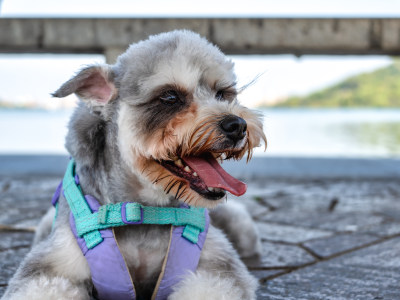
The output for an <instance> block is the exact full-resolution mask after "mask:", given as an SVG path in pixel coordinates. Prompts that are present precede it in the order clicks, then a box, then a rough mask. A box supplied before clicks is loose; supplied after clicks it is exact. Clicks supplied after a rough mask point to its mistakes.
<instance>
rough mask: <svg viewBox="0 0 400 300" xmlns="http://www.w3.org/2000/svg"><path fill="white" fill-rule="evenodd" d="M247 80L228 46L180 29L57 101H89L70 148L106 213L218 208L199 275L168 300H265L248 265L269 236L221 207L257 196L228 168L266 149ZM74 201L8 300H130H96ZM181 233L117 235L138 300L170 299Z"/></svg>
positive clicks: (80, 77) (83, 74) (22, 270)
mask: <svg viewBox="0 0 400 300" xmlns="http://www.w3.org/2000/svg"><path fill="white" fill-rule="evenodd" d="M235 81H236V77H235V74H234V72H233V63H232V62H231V61H230V60H229V59H228V58H227V57H225V55H223V53H222V52H221V51H220V50H219V49H218V48H217V47H215V46H213V45H211V44H210V43H209V42H207V41H206V40H205V39H204V38H201V37H200V36H199V35H198V34H195V33H193V32H190V31H173V32H169V33H163V34H159V35H156V36H152V37H150V38H149V39H148V40H145V41H142V42H139V43H137V44H133V45H131V46H130V48H129V49H128V50H127V51H126V52H125V53H124V54H122V55H121V56H120V57H119V58H118V60H117V62H116V64H115V65H94V66H89V67H86V68H85V69H83V70H81V71H80V72H79V73H78V74H77V75H76V76H75V77H73V78H72V79H70V80H69V81H67V82H66V83H65V84H63V85H62V86H61V87H60V89H59V90H57V91H56V92H55V93H54V96H55V97H65V96H67V95H70V94H72V93H75V94H76V95H77V96H78V97H79V99H80V103H79V105H78V107H77V108H76V110H75V112H74V114H73V117H72V119H71V121H70V124H69V132H68V135H67V138H66V148H67V149H68V151H69V153H70V155H71V156H72V157H73V159H74V161H75V173H76V175H77V176H78V177H79V186H80V189H81V191H82V193H83V194H84V195H91V196H92V197H93V198H95V199H97V201H98V202H99V204H100V205H118V204H119V203H123V202H124V201H130V202H135V203H138V204H139V205H140V206H141V207H145V206H152V207H156V208H160V207H161V208H180V207H182V205H184V206H186V208H189V206H190V209H191V208H192V207H194V208H195V209H203V210H204V211H205V212H207V209H210V217H211V223H210V226H209V227H208V233H207V237H206V239H205V242H204V245H203V249H202V251H201V254H199V260H198V263H197V264H196V269H195V270H192V271H190V272H187V274H185V276H184V277H183V278H181V279H180V280H179V282H178V283H177V284H175V285H174V286H173V287H172V289H171V291H170V292H169V294H168V295H167V296H164V299H165V298H168V299H218V300H221V299H229V300H233V299H255V297H256V296H255V291H256V288H257V280H256V279H255V278H254V277H253V276H252V275H251V274H250V273H249V272H248V270H247V268H246V266H245V265H244V264H243V262H242V261H241V260H240V257H246V256H252V255H255V254H258V253H259V252H260V241H259V238H258V234H257V231H256V229H255V226H254V223H253V222H252V219H251V217H250V215H249V213H248V212H247V211H246V209H245V208H244V207H243V206H241V205H240V204H234V205H230V204H229V203H221V202H225V201H224V200H226V193H227V191H228V192H230V193H232V194H235V195H241V194H243V193H244V192H245V190H246V186H245V185H244V184H243V183H241V182H240V181H238V180H237V179H235V178H233V177H232V176H230V175H229V174H227V173H226V172H225V171H224V170H223V169H222V168H221V167H220V165H219V162H222V160H225V159H236V160H238V159H241V158H242V157H243V156H244V155H247V159H250V158H251V155H252V151H253V148H254V147H256V146H259V144H260V143H261V142H262V141H263V142H264V143H265V145H266V138H265V135H264V133H263V129H262V121H261V116H260V114H258V113H257V112H254V111H252V110H249V109H248V108H246V107H244V106H242V105H240V104H239V103H238V101H237V93H238V89H237V88H236V83H235ZM67 201H68V199H66V196H65V192H64V193H61V194H60V196H59V199H58V208H57V216H56V218H55V219H54V216H55V209H54V208H53V209H51V210H49V212H48V213H47V214H46V216H45V217H44V218H43V219H42V221H41V224H40V225H39V227H38V232H37V235H36V237H35V241H34V246H33V247H32V250H31V251H30V253H29V254H28V255H27V257H26V258H25V259H24V261H23V262H22V264H21V266H20V267H19V269H18V270H17V272H16V274H15V275H14V277H13V278H12V279H11V281H10V284H9V286H8V289H7V291H6V293H5V295H4V296H3V298H2V299H18V300H19V299H41V300H43V299H92V298H99V299H103V298H104V299H121V298H116V297H112V296H108V297H100V296H99V293H98V292H96V284H95V282H94V280H93V275H94V274H93V270H91V266H90V264H89V259H86V258H85V256H84V255H83V254H84V253H83V252H82V251H83V250H82V248H80V246H79V245H78V243H77V239H78V238H77V237H76V236H75V235H74V234H75V233H74V230H75V229H71V228H72V227H71V213H70V211H71V206H70V205H69V204H68V203H67ZM229 202H231V201H229ZM220 203H221V205H218V207H217V204H220ZM204 208H206V209H204ZM207 216H208V214H207ZM53 220H54V224H53V225H52V224H51V223H53ZM172 227H173V226H172V225H154V224H140V225H130V226H120V227H114V228H112V234H113V235H114V237H111V238H113V239H115V240H116V241H117V245H118V248H119V252H120V253H121V254H122V257H123V260H124V263H125V266H123V267H126V269H127V270H128V273H129V274H130V282H131V283H132V285H134V292H135V295H136V297H137V299H161V298H163V297H161V298H160V297H157V296H155V295H154V292H153V291H155V289H157V288H159V282H158V279H157V278H158V277H159V275H160V274H161V273H163V272H164V271H165V270H164V269H165V259H166V253H167V251H169V248H170V236H171V228H172ZM171 247H172V246H171ZM235 248H236V250H235ZM179 255H181V257H180V258H179V259H178V261H180V260H185V254H184V253H180V254H179ZM97 263H99V264H101V263H102V262H101V260H100V261H97ZM101 275H106V276H108V277H106V281H107V280H110V282H113V281H112V280H113V277H118V275H116V274H113V273H112V271H111V270H103V271H102V274H101ZM107 278H108V279H107ZM110 285H113V284H110ZM135 295H133V296H132V297H131V298H130V299H135Z"/></svg>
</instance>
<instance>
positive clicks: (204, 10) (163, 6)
mask: <svg viewBox="0 0 400 300" xmlns="http://www.w3.org/2000/svg"><path fill="white" fill-rule="evenodd" d="M0 1H1V0H0ZM135 16H137V17H172V16H177V17H196V16H197V17H218V16H221V17H228V16H237V17H333V16H335V17H400V0H351V1H349V0H335V1H323V0H303V1H299V0H279V1H278V0H274V1H271V0H264V1H261V0H246V1H243V0H240V1H236V0H231V1H215V0H202V1H181V0H170V1H165V0H159V1H150V0H148V1H133V0H113V1H108V0H107V1H101V0H96V1H94V0H68V1H67V0H57V1H54V0H35V1H32V0H3V1H2V3H1V7H0V17H135ZM232 59H233V60H234V62H235V65H236V72H237V74H238V79H239V80H238V81H239V85H245V84H246V83H248V82H250V81H252V79H254V78H255V77H257V75H259V74H263V75H262V76H261V77H260V78H259V79H258V81H257V82H256V83H255V84H254V85H252V86H251V87H250V88H248V89H247V91H245V92H244V93H243V95H242V96H241V97H242V98H243V101H246V104H247V105H249V106H255V105H257V104H258V103H260V101H265V100H266V101H270V102H274V101H277V100H279V99H282V98H285V97H287V96H289V95H305V94H307V93H310V92H312V91H315V90H318V89H320V88H323V87H326V86H328V85H331V84H333V83H335V82H337V81H339V80H342V79H344V78H346V77H348V76H351V75H355V74H358V73H360V72H365V71H371V70H374V69H376V68H379V67H382V66H385V65H388V64H389V63H390V61H391V60H390V58H389V57H385V56H303V57H300V58H296V57H294V56H291V55H269V56H234V57H232ZM99 62H100V63H101V62H104V58H103V57H102V56H101V55H43V54H42V55H29V54H24V55H16V54H0V82H1V85H2V88H1V89H0V100H9V101H14V102H30V101H36V102H40V103H47V104H49V103H51V104H50V106H52V105H53V104H54V103H56V102H54V99H53V100H51V97H50V93H51V92H53V91H55V90H56V89H57V88H58V87H59V86H60V85H61V84H62V83H63V82H64V81H66V80H68V79H69V78H70V77H71V76H72V75H73V74H74V73H75V72H76V71H77V70H79V69H80V68H82V67H83V66H85V65H88V64H91V63H99Z"/></svg>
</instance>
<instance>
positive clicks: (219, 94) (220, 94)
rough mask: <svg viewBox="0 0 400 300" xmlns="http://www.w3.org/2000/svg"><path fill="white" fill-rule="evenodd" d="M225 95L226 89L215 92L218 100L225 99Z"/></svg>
mask: <svg viewBox="0 0 400 300" xmlns="http://www.w3.org/2000/svg"><path fill="white" fill-rule="evenodd" d="M224 96H225V94H224V91H218V92H217V93H216V94H215V99H217V100H223V99H224Z"/></svg>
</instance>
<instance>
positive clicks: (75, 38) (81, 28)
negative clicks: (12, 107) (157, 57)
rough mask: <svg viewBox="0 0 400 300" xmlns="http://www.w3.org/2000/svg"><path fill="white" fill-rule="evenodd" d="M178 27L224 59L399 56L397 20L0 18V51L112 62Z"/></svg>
mask: <svg viewBox="0 0 400 300" xmlns="http://www.w3.org/2000/svg"><path fill="white" fill-rule="evenodd" d="M183 28H184V29H191V30H194V31H197V32H198V33H200V34H201V35H203V36H206V37H207V38H208V39H209V40H210V41H212V42H213V43H215V44H217V45H219V47H220V48H221V49H222V50H223V51H224V52H225V53H227V54H283V53H290V54H294V55H298V56H300V55H304V54H333V55H336V54H340V55H345V54H358V55H365V54H382V55H400V19H398V18H396V19H378V18H373V19H367V18H365V19H363V18H357V19H351V18H331V19H326V18H324V19H318V18H312V19H311V18H309V19H302V18H295V19H288V18H274V19H272V18H190V19H189V18H168V19H167V18H164V19H163V18H158V19H153V18H151V19H149V18H135V19H122V18H118V19H117V18H114V19H107V18H101V19H93V18H90V19H83V18H69V19H59V18H57V19H42V18H40V19H35V18H23V19H22V18H20V19H15V18H3V19H0V52H1V53H103V54H105V56H106V59H107V61H108V62H113V61H114V60H115V58H116V56H117V55H119V54H120V53H121V52H123V51H124V49H125V48H126V47H127V45H129V44H130V43H133V42H137V41H139V40H141V39H144V38H146V37H147V36H148V35H151V34H156V33H159V32H164V31H169V30H173V29H183Z"/></svg>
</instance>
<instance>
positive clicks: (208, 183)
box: [160, 154, 247, 200]
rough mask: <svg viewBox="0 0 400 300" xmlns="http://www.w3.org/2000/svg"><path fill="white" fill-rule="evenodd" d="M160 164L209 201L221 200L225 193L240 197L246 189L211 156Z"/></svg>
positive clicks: (178, 159) (187, 158) (183, 158)
mask: <svg viewBox="0 0 400 300" xmlns="http://www.w3.org/2000/svg"><path fill="white" fill-rule="evenodd" d="M160 164H161V165H162V166H163V167H164V168H166V169H167V170H168V171H170V172H171V173H172V174H174V175H176V176H178V177H180V178H182V179H184V180H185V181H187V182H188V183H189V185H190V188H191V189H192V190H194V191H195V192H197V193H198V194H200V195H201V196H203V197H204V198H207V199H209V200H218V199H221V198H222V197H224V196H225V194H226V191H228V192H230V193H231V194H233V195H235V196H241V195H243V194H244V193H245V192H246V189H247V186H246V184H245V183H243V182H241V181H239V180H238V179H236V178H234V177H232V176H231V175H229V174H228V173H227V172H226V171H225V170H224V169H223V168H222V167H221V166H220V164H219V163H218V162H217V160H216V159H215V158H214V157H213V156H212V155H211V154H208V155H203V156H186V157H182V158H176V159H175V160H163V161H161V162H160Z"/></svg>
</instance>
